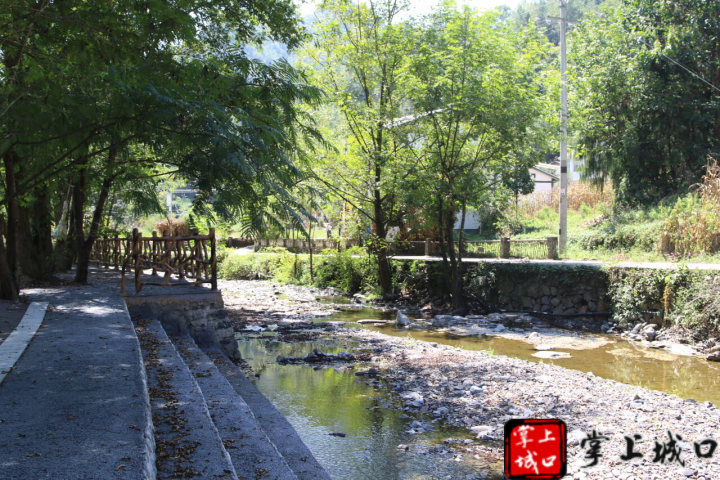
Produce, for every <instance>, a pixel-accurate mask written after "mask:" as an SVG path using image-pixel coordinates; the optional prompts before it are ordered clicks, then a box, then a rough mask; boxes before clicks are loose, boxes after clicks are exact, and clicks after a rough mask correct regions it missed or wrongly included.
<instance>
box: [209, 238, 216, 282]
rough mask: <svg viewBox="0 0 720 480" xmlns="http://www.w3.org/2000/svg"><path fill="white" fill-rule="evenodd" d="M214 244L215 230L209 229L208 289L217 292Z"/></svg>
mask: <svg viewBox="0 0 720 480" xmlns="http://www.w3.org/2000/svg"><path fill="white" fill-rule="evenodd" d="M216 253H217V252H216V244H215V229H214V228H211V229H210V287H211V288H212V290H217V255H216Z"/></svg>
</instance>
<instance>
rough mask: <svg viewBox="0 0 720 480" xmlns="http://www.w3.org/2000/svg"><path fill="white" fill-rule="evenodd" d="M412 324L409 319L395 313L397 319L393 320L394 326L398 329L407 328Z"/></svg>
mask: <svg viewBox="0 0 720 480" xmlns="http://www.w3.org/2000/svg"><path fill="white" fill-rule="evenodd" d="M410 323H412V322H411V321H410V319H409V318H408V317H407V315H405V314H404V313H402V312H398V313H397V318H396V319H395V325H397V326H398V327H407V326H408V325H410Z"/></svg>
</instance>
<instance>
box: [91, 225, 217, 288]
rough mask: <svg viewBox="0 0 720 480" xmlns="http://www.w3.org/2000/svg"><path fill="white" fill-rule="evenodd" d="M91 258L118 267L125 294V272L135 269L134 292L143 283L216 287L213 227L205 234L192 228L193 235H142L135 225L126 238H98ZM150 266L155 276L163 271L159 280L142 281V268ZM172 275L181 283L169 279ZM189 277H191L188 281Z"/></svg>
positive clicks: (96, 261) (98, 263)
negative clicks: (160, 280) (207, 284)
mask: <svg viewBox="0 0 720 480" xmlns="http://www.w3.org/2000/svg"><path fill="white" fill-rule="evenodd" d="M90 262H91V263H94V264H96V265H99V266H103V267H105V268H110V267H113V268H115V269H116V270H121V272H122V273H121V280H120V281H121V283H120V290H121V294H122V295H125V272H126V270H133V271H134V272H135V295H137V294H138V293H140V291H141V290H142V287H143V286H145V285H154V286H162V287H167V286H177V285H188V284H191V285H202V284H205V283H209V284H210V287H211V288H212V290H217V245H216V240H215V229H214V228H211V229H210V232H209V234H208V235H200V234H199V233H198V231H197V229H195V231H194V232H193V234H192V235H177V234H175V235H168V233H167V232H163V233H162V235H161V236H157V233H156V232H152V236H150V237H143V236H142V233H140V232H139V231H138V229H134V230H133V233H132V235H131V236H129V237H127V238H107V237H106V236H105V237H103V238H99V239H97V240H96V241H95V243H94V244H93V248H92V251H91V253H90ZM147 269H150V270H151V275H152V276H154V277H156V276H158V273H159V272H160V273H162V275H163V280H162V282H158V281H150V282H147V281H144V280H143V272H144V270H147ZM173 275H175V276H176V277H177V279H178V280H180V283H171V282H170V279H171V278H172V276H173ZM188 279H189V280H191V281H188Z"/></svg>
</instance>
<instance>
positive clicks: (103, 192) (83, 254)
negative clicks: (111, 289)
mask: <svg viewBox="0 0 720 480" xmlns="http://www.w3.org/2000/svg"><path fill="white" fill-rule="evenodd" d="M116 155H117V148H115V147H111V148H110V153H109V157H108V165H110V164H112V163H113V162H114V161H115V156H116ZM85 174H86V170H85V169H83V170H82V173H81V179H80V181H79V182H78V185H77V186H76V187H75V190H74V191H73V194H75V192H76V191H78V190H82V193H81V194H80V195H79V196H78V205H79V206H80V207H79V208H80V212H78V207H76V206H75V205H74V203H75V202H73V208H74V209H75V215H76V218H75V224H76V228H75V235H76V240H75V242H76V245H77V270H76V272H75V281H76V282H77V283H87V281H88V270H89V268H90V252H92V247H93V244H94V243H95V240H97V238H98V233H99V231H100V221H101V220H102V216H103V212H104V211H105V202H106V201H107V199H108V197H109V196H110V187H111V186H112V182H113V180H114V179H115V176H114V175H112V174H111V173H109V174H108V176H107V177H105V179H104V180H103V182H102V185H101V186H100V193H99V194H98V199H97V202H96V203H95V210H94V211H93V217H92V221H91V223H90V230H89V232H88V236H87V238H85V237H84V233H83V225H82V209H83V205H84V203H85V193H84V190H85ZM78 213H79V214H80V220H79V222H78V218H77V216H78ZM78 224H79V225H78Z"/></svg>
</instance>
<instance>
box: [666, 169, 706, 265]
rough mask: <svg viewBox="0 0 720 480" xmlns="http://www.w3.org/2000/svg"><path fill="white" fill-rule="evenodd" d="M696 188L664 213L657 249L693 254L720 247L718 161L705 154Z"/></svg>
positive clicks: (684, 254)
mask: <svg viewBox="0 0 720 480" xmlns="http://www.w3.org/2000/svg"><path fill="white" fill-rule="evenodd" d="M695 188H696V191H695V192H693V193H691V194H689V195H687V196H686V197H684V198H681V199H679V200H678V201H677V203H675V205H674V206H673V208H672V209H671V210H670V211H669V213H668V214H667V217H666V219H665V225H664V227H663V233H662V236H661V238H660V242H659V245H658V247H659V250H660V251H661V252H662V253H663V254H675V255H679V256H692V255H698V254H703V253H715V252H717V251H720V165H718V162H717V160H715V159H712V158H708V164H707V171H706V173H705V175H704V176H703V181H702V183H700V184H698V185H696V186H695Z"/></svg>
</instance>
